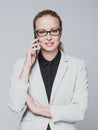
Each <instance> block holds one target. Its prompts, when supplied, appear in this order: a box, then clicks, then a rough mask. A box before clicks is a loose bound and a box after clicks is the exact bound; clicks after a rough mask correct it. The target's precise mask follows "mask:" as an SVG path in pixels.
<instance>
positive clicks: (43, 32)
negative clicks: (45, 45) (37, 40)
mask: <svg viewBox="0 0 98 130" xmlns="http://www.w3.org/2000/svg"><path fill="white" fill-rule="evenodd" d="M45 33H46V31H45V30H39V31H38V34H40V35H42V34H45Z"/></svg>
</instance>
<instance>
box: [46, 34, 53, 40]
mask: <svg viewBox="0 0 98 130" xmlns="http://www.w3.org/2000/svg"><path fill="white" fill-rule="evenodd" d="M46 38H47V40H48V41H50V40H51V39H52V37H51V35H50V33H48V34H47V36H46Z"/></svg>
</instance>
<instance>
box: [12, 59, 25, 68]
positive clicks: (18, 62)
mask: <svg viewBox="0 0 98 130" xmlns="http://www.w3.org/2000/svg"><path fill="white" fill-rule="evenodd" d="M24 62H25V57H23V58H19V59H17V60H16V61H15V62H14V64H13V69H14V70H21V69H22V67H23V65H24Z"/></svg>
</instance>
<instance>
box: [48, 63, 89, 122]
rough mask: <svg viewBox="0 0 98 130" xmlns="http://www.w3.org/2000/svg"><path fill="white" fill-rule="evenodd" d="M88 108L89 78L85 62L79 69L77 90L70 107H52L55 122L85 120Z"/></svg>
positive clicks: (76, 82)
mask: <svg viewBox="0 0 98 130" xmlns="http://www.w3.org/2000/svg"><path fill="white" fill-rule="evenodd" d="M87 106H88V76H87V70H86V65H85V63H84V61H82V63H81V64H79V65H78V67H77V75H76V81H75V89H74V94H73V98H72V101H71V103H70V104H69V105H62V106H61V105H52V106H50V109H51V114H52V119H53V122H58V121H65V122H73V121H78V120H83V119H84V116H85V112H86V109H87Z"/></svg>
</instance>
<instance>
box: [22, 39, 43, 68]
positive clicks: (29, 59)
mask: <svg viewBox="0 0 98 130" xmlns="http://www.w3.org/2000/svg"><path fill="white" fill-rule="evenodd" d="M37 45H39V42H38V39H35V40H33V41H32V42H31V43H30V45H29V47H28V49H27V53H26V60H25V65H26V66H27V67H29V68H31V66H32V65H33V64H34V62H35V60H36V57H37V53H38V52H39V50H40V48H39V47H36V46H37ZM36 52H37V53H36Z"/></svg>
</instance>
